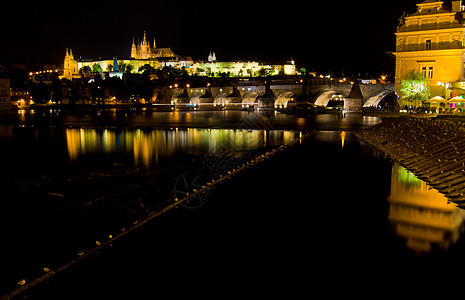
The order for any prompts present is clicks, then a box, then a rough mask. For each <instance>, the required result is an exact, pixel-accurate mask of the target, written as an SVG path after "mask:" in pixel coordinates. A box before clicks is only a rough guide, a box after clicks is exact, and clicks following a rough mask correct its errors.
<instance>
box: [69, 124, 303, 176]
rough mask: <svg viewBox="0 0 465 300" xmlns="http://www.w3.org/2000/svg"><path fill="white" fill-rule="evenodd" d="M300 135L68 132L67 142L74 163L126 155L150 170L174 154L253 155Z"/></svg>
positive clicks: (219, 131) (213, 131)
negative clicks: (90, 157)
mask: <svg viewBox="0 0 465 300" xmlns="http://www.w3.org/2000/svg"><path fill="white" fill-rule="evenodd" d="M299 134H300V132H297V131H287V130H272V131H265V130H236V129H192V128H187V129H178V128H176V129H168V130H164V129H163V130H162V129H150V130H144V129H124V130H116V129H96V128H80V129H76V128H69V129H66V142H67V147H68V155H69V158H70V160H71V161H72V162H76V161H77V160H78V159H79V158H80V157H84V156H86V155H92V154H97V153H105V154H111V155H113V154H125V155H130V156H132V157H133V160H134V164H135V165H136V166H144V167H148V166H150V165H151V164H158V161H159V158H160V157H169V156H173V155H174V154H175V153H194V154H205V153H209V154H217V153H221V152H224V151H228V152H236V151H250V150H253V149H257V148H261V147H266V146H272V145H281V144H285V143H289V142H291V141H292V140H293V139H294V138H296V137H298V136H299Z"/></svg>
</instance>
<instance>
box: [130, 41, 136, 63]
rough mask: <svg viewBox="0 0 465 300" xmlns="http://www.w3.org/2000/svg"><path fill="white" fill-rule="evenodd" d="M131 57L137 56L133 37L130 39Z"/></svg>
mask: <svg viewBox="0 0 465 300" xmlns="http://www.w3.org/2000/svg"><path fill="white" fill-rule="evenodd" d="M131 58H137V47H136V43H135V42H134V38H133V39H132V46H131Z"/></svg>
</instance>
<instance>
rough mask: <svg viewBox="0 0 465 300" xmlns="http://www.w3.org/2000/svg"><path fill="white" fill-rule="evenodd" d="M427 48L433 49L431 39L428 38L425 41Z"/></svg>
mask: <svg viewBox="0 0 465 300" xmlns="http://www.w3.org/2000/svg"><path fill="white" fill-rule="evenodd" d="M425 49H426V50H431V40H426V41H425Z"/></svg>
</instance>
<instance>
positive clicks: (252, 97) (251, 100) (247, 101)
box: [242, 92, 259, 106]
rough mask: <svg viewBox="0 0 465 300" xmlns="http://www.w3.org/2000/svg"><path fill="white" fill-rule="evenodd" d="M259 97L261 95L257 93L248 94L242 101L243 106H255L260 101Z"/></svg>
mask: <svg viewBox="0 0 465 300" xmlns="http://www.w3.org/2000/svg"><path fill="white" fill-rule="evenodd" d="M258 96H259V94H258V93H257V92H248V93H247V94H245V96H244V98H243V99H242V106H246V105H247V106H251V105H255V104H256V103H257V101H258Z"/></svg>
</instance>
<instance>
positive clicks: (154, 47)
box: [153, 37, 157, 49]
mask: <svg viewBox="0 0 465 300" xmlns="http://www.w3.org/2000/svg"><path fill="white" fill-rule="evenodd" d="M153 49H157V43H156V42H155V37H153Z"/></svg>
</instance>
